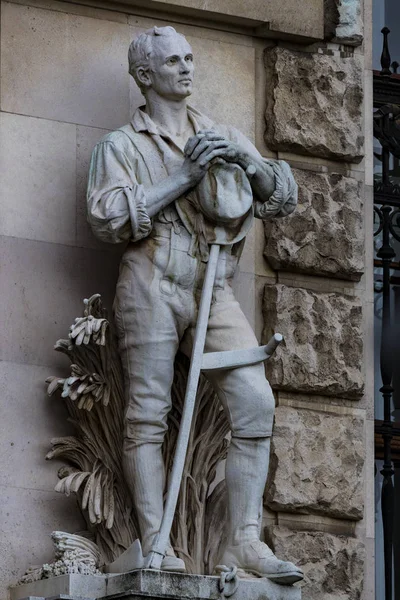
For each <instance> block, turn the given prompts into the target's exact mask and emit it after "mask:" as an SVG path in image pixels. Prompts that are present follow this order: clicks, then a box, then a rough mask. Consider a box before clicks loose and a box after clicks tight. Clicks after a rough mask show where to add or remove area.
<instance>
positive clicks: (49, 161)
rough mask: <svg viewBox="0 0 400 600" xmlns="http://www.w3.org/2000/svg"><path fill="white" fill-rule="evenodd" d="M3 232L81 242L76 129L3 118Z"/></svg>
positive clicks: (0, 175) (28, 119)
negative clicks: (77, 237)
mask: <svg viewBox="0 0 400 600" xmlns="http://www.w3.org/2000/svg"><path fill="white" fill-rule="evenodd" d="M0 128H1V137H0V139H1V143H0V178H1V182H2V184H1V191H0V204H1V207H2V215H1V220H0V234H1V235H8V236H15V237H23V238H28V239H35V240H43V241H47V242H58V243H61V244H75V228H76V216H75V164H76V153H75V138H76V134H75V126H74V125H69V124H66V123H55V122H54V121H46V120H44V119H35V118H32V117H23V116H21V115H12V114H7V113H1V115H0Z"/></svg>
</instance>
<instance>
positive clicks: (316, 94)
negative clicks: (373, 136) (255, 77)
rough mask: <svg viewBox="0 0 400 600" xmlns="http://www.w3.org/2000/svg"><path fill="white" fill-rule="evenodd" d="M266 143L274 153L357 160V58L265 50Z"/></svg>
mask: <svg viewBox="0 0 400 600" xmlns="http://www.w3.org/2000/svg"><path fill="white" fill-rule="evenodd" d="M265 58H266V61H265V65H266V69H267V81H268V85H267V108H266V122H267V130H266V143H267V145H268V146H269V147H270V148H271V149H273V150H281V151H288V152H296V153H299V154H306V155H312V156H319V157H324V158H334V159H339V160H347V161H355V162H358V161H359V160H360V159H361V158H362V156H363V137H362V134H361V131H362V123H361V115H362V113H361V108H362V98H363V93H362V64H361V61H360V59H359V58H358V57H356V56H353V57H351V58H342V57H341V56H336V55H325V54H311V53H306V52H295V51H293V50H288V49H286V48H272V49H269V50H267V51H266V54H265Z"/></svg>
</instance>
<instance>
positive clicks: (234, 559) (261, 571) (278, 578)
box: [221, 540, 304, 585]
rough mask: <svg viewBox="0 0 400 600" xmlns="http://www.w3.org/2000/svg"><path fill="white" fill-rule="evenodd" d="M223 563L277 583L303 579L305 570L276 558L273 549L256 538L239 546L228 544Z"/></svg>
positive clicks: (222, 559) (290, 582)
mask: <svg viewBox="0 0 400 600" xmlns="http://www.w3.org/2000/svg"><path fill="white" fill-rule="evenodd" d="M221 564H223V565H226V566H228V567H232V566H235V567H237V568H238V575H239V577H240V575H241V573H240V571H242V575H243V572H244V573H251V574H252V575H257V576H258V577H267V578H268V579H270V580H271V581H274V582H275V583H281V584H286V585H288V584H292V583H295V582H296V581H301V580H302V579H303V577H304V574H303V572H302V571H301V570H300V569H299V568H298V567H296V566H295V565H294V564H293V563H291V562H286V561H283V560H279V559H278V558H276V556H275V554H274V553H273V552H272V550H271V549H270V548H269V547H268V546H267V544H264V543H263V542H261V541H260V540H254V541H253V542H248V543H246V544H240V545H239V546H228V547H227V548H225V552H224V554H223V556H222V558H221Z"/></svg>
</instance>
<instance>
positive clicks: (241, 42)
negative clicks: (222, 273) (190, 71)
mask: <svg viewBox="0 0 400 600" xmlns="http://www.w3.org/2000/svg"><path fill="white" fill-rule="evenodd" d="M371 13H372V7H371V6H370V4H369V0H365V3H364V4H362V2H361V0H349V1H342V2H339V1H336V0H329V1H325V2H323V0H300V1H298V0H297V1H296V2H295V1H294V0H285V1H284V2H278V1H277V0H271V1H270V2H266V1H260V0H247V2H246V3H242V2H228V1H226V0H216V1H215V2H214V3H213V4H212V5H211V4H210V5H208V4H207V3H204V2H197V1H196V0H192V1H191V0H174V1H171V0H158V1H157V2H155V1H153V0H148V1H145V0H143V1H134V0H127V1H126V2H123V1H121V2H119V3H118V2H114V1H113V0H107V1H103V0H79V1H78V2H74V3H72V2H67V1H59V0H14V1H11V2H6V1H4V2H2V13H1V28H2V39H1V44H2V45H1V113H0V120H1V149H0V157H1V161H0V171H1V179H2V186H1V204H2V219H1V223H0V236H1V238H0V243H1V246H2V251H1V261H2V269H1V271H0V281H1V283H0V287H1V290H2V306H3V311H2V314H3V318H2V322H3V332H2V333H3V335H2V339H1V347H0V352H1V355H0V359H1V379H2V390H3V394H2V399H1V403H2V409H1V414H2V425H3V428H4V429H3V433H2V436H1V441H0V443H1V445H2V452H1V461H2V468H1V507H2V508H1V511H2V519H1V523H2V528H1V529H2V535H1V536H0V547H1V551H0V555H1V556H2V561H1V565H0V583H1V598H6V597H7V588H8V586H9V585H10V584H12V583H15V581H16V580H18V578H19V577H20V576H21V575H22V573H23V572H24V571H25V570H26V568H27V567H28V566H29V565H32V564H41V563H43V562H45V561H47V560H49V559H50V558H51V555H52V549H51V541H50V538H49V533H50V532H51V531H52V530H65V531H69V532H74V531H80V530H82V529H83V528H84V522H83V520H82V519H81V516H80V514H79V511H78V510H77V507H76V503H75V500H74V498H73V497H68V498H67V497H64V496H62V495H61V494H57V493H56V492H54V487H55V484H56V480H57V475H56V473H57V464H56V463H55V462H54V461H52V462H50V463H49V462H45V461H44V456H45V455H46V452H47V450H48V448H49V443H50V439H51V438H54V437H59V436H62V435H68V434H69V433H70V432H71V427H70V425H69V424H68V423H67V421H66V414H65V411H64V407H63V405H62V402H61V401H59V400H56V399H54V398H51V399H49V398H47V397H46V395H45V386H44V380H45V379H46V378H47V377H48V376H49V375H56V376H57V375H58V376H60V377H61V376H63V375H64V376H65V374H66V372H67V371H68V365H67V364H66V362H65V360H64V359H63V357H62V356H60V355H57V354H56V353H54V352H53V345H54V343H55V341H56V340H57V339H58V338H60V337H63V336H65V334H66V332H67V331H68V328H69V325H70V323H71V322H72V320H73V318H74V317H76V316H77V315H79V314H80V312H81V301H82V299H83V298H85V297H88V296H90V295H91V294H93V293H97V292H98V293H101V295H102V297H103V300H104V303H105V304H106V305H108V306H111V303H112V297H113V292H114V288H115V282H116V277H117V273H118V263H119V258H120V255H121V252H122V249H121V248H119V247H111V246H107V245H105V244H101V243H99V242H97V241H96V240H95V239H94V237H93V236H92V233H91V232H90V230H89V227H88V225H87V223H86V215H85V204H86V200H85V190H86V182H87V172H88V165H89V159H90V154H91V151H92V149H93V147H94V145H95V144H96V143H97V142H98V140H99V139H100V138H101V137H102V136H103V135H104V134H105V133H107V132H108V131H110V130H113V129H115V128H117V127H119V126H121V125H123V124H125V123H127V122H128V121H129V119H130V117H131V115H132V113H133V111H134V109H135V108H136V107H137V106H139V105H140V104H141V103H142V98H141V96H140V93H139V91H138V89H137V88H136V86H135V84H134V82H133V80H132V79H131V78H130V76H129V74H128V69H127V57H126V55H127V48H128V46H129V43H130V41H131V40H132V38H133V37H135V36H136V35H137V34H138V33H140V32H142V31H144V30H146V29H148V28H149V27H151V26H152V25H154V24H156V25H168V24H170V25H173V26H174V27H175V28H176V29H177V30H178V31H180V32H182V33H183V34H184V35H185V36H186V37H187V39H188V40H189V42H190V44H191V45H192V47H193V50H194V54H195V58H196V91H195V94H194V95H193V99H192V103H193V104H194V105H195V106H196V107H197V108H199V109H200V110H201V111H202V112H204V113H206V114H208V115H209V116H210V117H211V118H213V119H214V120H215V121H218V122H222V123H227V124H230V125H234V126H235V127H237V128H238V129H239V130H241V131H242V132H243V133H244V134H245V135H246V136H247V137H249V138H250V139H251V140H252V141H253V142H254V143H255V145H256V147H257V148H258V150H259V151H260V152H261V154H262V155H263V156H265V157H270V158H277V159H283V160H286V161H287V162H289V164H290V165H291V167H292V169H293V171H294V174H295V177H296V180H297V182H298V184H299V207H298V210H297V211H296V212H295V213H294V214H293V215H292V216H290V217H288V218H287V219H285V220H282V221H281V222H271V223H269V224H267V225H266V226H265V228H264V226H263V225H262V223H261V222H258V223H256V226H255V227H254V228H253V230H252V232H251V234H250V236H249V237H248V239H247V242H246V246H245V250H244V253H243V256H242V259H241V263H240V273H239V274H238V276H237V279H236V283H235V285H236V293H237V296H238V299H239V301H240V303H241V305H242V307H243V309H244V311H245V312H246V315H247V316H248V318H249V320H250V322H251V323H252V325H253V326H254V328H255V331H256V334H257V336H258V337H259V339H260V341H261V340H265V339H267V338H268V337H269V335H270V332H271V331H280V332H281V333H282V334H283V335H284V337H285V347H284V348H283V349H282V350H281V351H280V352H279V354H277V355H276V357H275V358H274V359H272V360H271V361H270V362H269V363H268V369H267V370H268V376H269V379H270V381H271V384H272V387H273V389H274V391H275V394H276V401H277V410H276V418H275V427H274V436H273V457H272V460H271V465H270V473H269V479H268V484H267V488H266V492H265V507H264V508H265V511H264V535H265V538H266V541H268V542H269V543H270V544H271V546H272V547H273V548H274V549H275V551H276V552H277V553H278V554H279V555H280V556H281V557H282V558H286V559H288V560H293V561H294V562H296V563H297V564H299V565H300V566H302V567H303V569H304V571H305V574H306V578H305V583H304V586H305V587H304V591H303V597H304V598H305V599H307V600H313V599H317V598H318V600H333V599H335V600H345V599H346V600H358V599H361V598H362V599H364V600H372V598H374V597H375V592H374V493H373V489H374V488H373V486H374V471H373V469H374V458H373V452H374V381H373V375H374V369H373V352H374V346H373V326H374V294H373V239H372V233H371V232H372V229H373V179H372V178H373V154H372V113H373V108H372V67H373V65H372V21H371ZM210 64H212V65H213V68H212V69H210ZM59 466H61V465H59Z"/></svg>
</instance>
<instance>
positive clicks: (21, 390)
mask: <svg viewBox="0 0 400 600" xmlns="http://www.w3.org/2000/svg"><path fill="white" fill-rule="evenodd" d="M109 7H112V3H111V4H109ZM119 10H121V7H119ZM133 10H134V9H132V8H131V7H129V6H126V10H125V12H119V11H117V10H116V11H113V10H105V9H101V8H94V7H93V8H90V7H88V6H83V5H82V6H81V5H79V4H71V3H65V2H58V1H56V0H54V1H53V0H27V1H22V2H19V1H18V0H17V2H2V3H1V11H2V12H1V26H2V38H1V98H0V101H1V112H0V126H1V136H0V140H1V141H0V178H1V181H2V185H1V192H0V194H1V196H0V205H1V207H2V210H1V219H0V250H1V251H0V261H1V269H0V289H1V297H0V305H1V315H2V335H1V340H0V378H1V389H2V390H3V393H2V394H1V397H0V414H1V435H0V485H1V487H0V507H1V508H0V515H1V516H0V531H1V535H0V556H1V561H0V598H2V599H3V598H5V597H6V595H7V587H8V585H9V584H11V583H13V582H15V581H16V580H18V578H19V577H20V576H21V575H22V574H23V573H24V571H25V570H26V569H27V568H28V567H29V566H30V565H34V564H42V563H43V562H46V561H48V560H50V559H51V558H52V556H53V546H52V543H51V540H50V538H49V534H50V533H51V531H53V530H66V531H69V532H77V531H79V530H81V529H82V528H84V523H83V520H81V519H80V515H79V513H78V510H77V507H76V504H75V501H74V498H73V497H71V498H65V497H64V496H63V495H62V494H57V493H55V492H54V486H55V485H56V483H57V469H58V468H59V466H60V465H58V464H57V463H56V462H55V461H51V462H49V463H46V462H45V460H44V457H45V455H46V453H47V451H48V450H49V443H50V439H51V438H53V437H58V436H63V435H66V434H68V432H69V428H68V424H67V423H66V414H65V413H64V412H63V406H61V405H60V404H59V402H58V401H57V400H55V399H54V398H52V399H50V398H48V397H47V396H46V385H45V383H44V382H45V379H46V377H48V376H50V375H58V376H65V375H66V374H67V373H68V371H69V369H68V364H67V362H68V361H67V360H66V359H64V357H63V356H61V355H60V354H59V353H56V352H54V350H53V345H54V343H55V342H56V341H57V340H58V339H59V338H64V337H65V336H66V335H67V333H68V329H69V326H70V324H71V322H72V321H73V319H74V318H75V317H76V316H78V315H80V314H81V311H82V299H83V298H85V297H89V296H90V295H92V294H94V293H96V292H99V293H101V294H102V296H103V299H104V302H105V304H106V306H108V307H109V308H110V306H111V303H112V297H113V294H114V289H115V282H116V277H117V273H118V264H119V258H120V254H121V252H122V250H123V248H119V247H113V246H111V245H105V244H101V243H100V242H97V241H96V239H95V238H94V237H93V236H92V233H91V231H90V229H89V227H88V225H87V223H86V198H85V195H86V181H87V173H88V166H89V160H90V155H91V151H92V149H93V147H94V145H95V144H96V143H97V141H98V140H99V139H100V138H101V137H102V136H103V135H104V134H105V133H107V131H109V130H112V129H115V128H117V127H119V126H121V125H123V124H125V123H127V122H128V121H129V119H130V117H131V114H132V113H133V111H134V109H135V108H136V107H137V106H139V105H140V104H142V103H143V99H142V96H141V95H140V93H139V91H138V90H137V88H136V85H135V84H134V82H133V80H132V79H131V77H130V76H129V74H128V64H127V51H128V46H129V43H130V41H131V40H132V39H133V37H135V36H136V35H137V34H138V33H139V32H141V31H144V30H145V29H148V28H149V27H151V26H152V25H154V24H158V25H167V24H173V25H175V26H176V27H177V29H178V30H179V31H181V32H183V33H184V34H185V35H186V36H187V37H188V39H189V41H190V43H191V44H192V46H193V49H194V53H195V55H196V57H197V60H196V79H197V86H195V93H194V95H193V98H192V102H193V104H194V105H195V106H196V107H198V108H199V109H200V110H202V111H204V112H205V113H206V114H208V115H210V116H211V117H213V118H215V120H217V121H219V122H225V123H228V124H232V125H235V126H236V127H238V128H239V129H240V130H241V131H243V133H245V134H246V135H247V136H248V137H249V138H250V139H252V140H255V135H256V117H257V119H258V122H259V125H258V126H259V127H260V124H261V130H263V116H262V112H263V110H264V106H263V104H262V99H261V100H260V105H259V106H258V105H256V102H255V98H256V97H258V94H257V92H256V79H257V72H259V71H262V70H263V67H262V50H263V48H264V47H265V42H264V41H263V40H254V39H253V38H251V37H248V36H246V35H243V34H240V35H239V34H236V33H230V32H224V31H220V30H213V29H209V28H205V27H202V26H191V25H184V24H182V23H175V22H174V21H173V20H172V21H168V22H167V21H163V20H161V19H155V18H154V17H146V16H136V15H134V14H131V12H132V11H133ZM143 12H144V11H143V10H142V11H141V13H143ZM141 13H140V11H139V14H141ZM171 19H173V18H172V17H171ZM191 21H192V22H195V20H193V19H192V20H191ZM210 61H212V64H213V68H212V69H209V64H210ZM257 111H258V113H257ZM260 135H261V136H262V133H261V134H260ZM259 137H260V136H259ZM256 250H257V251H256ZM262 251H263V228H262V224H261V223H257V227H256V228H255V230H254V231H253V232H252V235H251V237H250V238H249V240H248V243H247V247H246V250H245V252H244V254H243V257H242V258H243V261H242V270H241V273H240V276H239V277H238V280H237V282H236V288H237V293H238V296H239V298H240V300H241V303H242V306H243V307H244V310H245V311H246V314H247V316H248V318H249V319H250V321H251V322H252V324H253V325H254V326H255V327H256V329H257V331H258V334H259V336H260V335H261V329H262V311H261V301H262V282H260V276H261V275H264V274H265V273H267V274H268V273H269V271H268V267H267V266H266V265H264V259H263V257H262ZM256 257H257V258H256Z"/></svg>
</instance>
